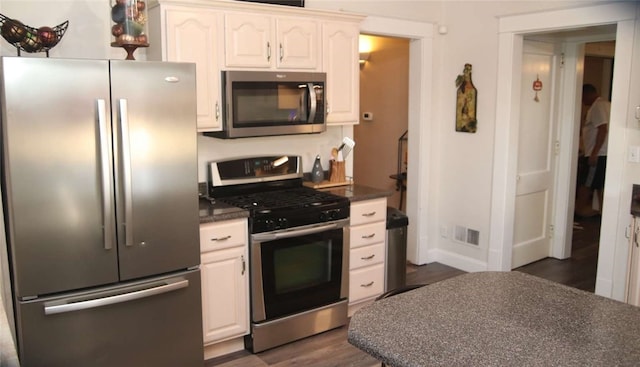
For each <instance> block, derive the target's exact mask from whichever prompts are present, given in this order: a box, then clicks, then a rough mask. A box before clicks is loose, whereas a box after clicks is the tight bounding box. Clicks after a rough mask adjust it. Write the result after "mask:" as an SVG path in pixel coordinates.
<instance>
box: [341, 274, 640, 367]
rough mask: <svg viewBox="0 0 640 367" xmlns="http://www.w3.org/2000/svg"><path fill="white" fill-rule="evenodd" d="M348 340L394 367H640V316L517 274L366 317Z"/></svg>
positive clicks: (416, 296)
mask: <svg viewBox="0 0 640 367" xmlns="http://www.w3.org/2000/svg"><path fill="white" fill-rule="evenodd" d="M348 340H349V342H350V343H351V344H353V345H355V346H356V347H358V348H360V349H362V350H364V351H365V352H367V353H369V354H371V355H372V356H374V357H376V358H377V359H379V360H381V361H382V362H384V363H386V364H388V365H390V366H394V367H418V366H545V367H546V366H638V365H640V308H638V307H635V306H632V305H629V304H625V303H622V302H618V301H615V300H611V299H608V298H604V297H601V296H596V295H594V294H593V293H588V292H585V291H581V290H578V289H575V288H570V287H567V286H564V285H561V284H558V283H553V282H550V281H548V280H545V279H542V278H537V277H534V276H532V275H528V274H524V273H520V272H517V271H514V272H480V273H469V274H464V275H460V276H457V277H454V278H450V279H447V280H444V281H441V282H438V283H434V284H431V285H428V286H425V287H422V288H419V289H417V290H413V291H409V292H406V293H402V294H398V295H395V296H393V297H389V298H386V299H382V300H380V301H376V302H374V303H373V304H371V305H369V306H366V307H364V308H362V309H360V310H359V311H357V312H356V313H355V314H354V315H353V317H352V318H351V322H350V324H349V331H348Z"/></svg>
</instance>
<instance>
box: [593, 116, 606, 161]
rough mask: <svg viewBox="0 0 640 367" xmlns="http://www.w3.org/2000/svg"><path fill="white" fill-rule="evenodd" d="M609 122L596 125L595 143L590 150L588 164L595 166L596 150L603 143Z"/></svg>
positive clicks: (597, 150)
mask: <svg viewBox="0 0 640 367" xmlns="http://www.w3.org/2000/svg"><path fill="white" fill-rule="evenodd" d="M608 126H609V124H602V125H600V126H598V133H597V135H596V145H595V146H594V147H593V150H592V151H591V155H590V156H589V165H590V166H595V165H596V163H598V152H599V151H600V148H601V147H602V144H604V141H605V138H606V137H607V132H608V131H609V130H608Z"/></svg>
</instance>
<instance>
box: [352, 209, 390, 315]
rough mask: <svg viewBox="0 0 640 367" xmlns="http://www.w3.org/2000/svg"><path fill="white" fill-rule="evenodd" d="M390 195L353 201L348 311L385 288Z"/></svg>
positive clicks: (372, 298)
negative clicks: (386, 239) (387, 219)
mask: <svg viewBox="0 0 640 367" xmlns="http://www.w3.org/2000/svg"><path fill="white" fill-rule="evenodd" d="M386 218H387V199H386V198H382V199H372V200H364V201H358V202H354V203H351V217H350V226H349V247H350V251H349V314H350V315H351V314H352V313H353V312H355V310H356V309H358V308H359V307H360V306H362V305H364V304H367V303H368V302H370V301H372V300H374V299H375V298H376V297H377V296H379V295H381V294H382V293H383V292H384V276H385V248H386V241H385V237H386V236H385V235H386Z"/></svg>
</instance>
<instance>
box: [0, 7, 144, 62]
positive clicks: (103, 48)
mask: <svg viewBox="0 0 640 367" xmlns="http://www.w3.org/2000/svg"><path fill="white" fill-rule="evenodd" d="M110 4H111V2H110V1H109V0H39V1H31V0H0V13H2V14H3V15H4V16H6V17H9V18H13V19H17V20H19V21H21V22H22V23H24V24H26V25H28V26H31V27H34V28H38V27H41V26H49V27H53V26H56V25H58V24H60V23H62V22H64V21H66V20H68V21H69V27H68V28H67V31H66V33H65V34H64V36H63V38H62V40H61V41H60V42H59V43H58V44H57V45H56V46H55V47H54V48H53V49H51V51H49V56H50V57H65V58H78V59H124V58H125V57H126V56H127V53H126V52H125V51H124V50H123V49H122V48H119V47H111V6H110ZM22 55H23V56H28V57H46V55H45V53H44V52H39V53H35V54H27V53H23V54H22ZM0 56H17V53H16V49H15V47H13V46H11V45H10V44H9V43H8V42H6V41H5V40H4V38H2V39H0ZM135 57H136V59H137V60H145V59H146V57H145V50H144V49H139V50H136V52H135Z"/></svg>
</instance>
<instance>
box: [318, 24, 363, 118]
mask: <svg viewBox="0 0 640 367" xmlns="http://www.w3.org/2000/svg"><path fill="white" fill-rule="evenodd" d="M359 32H360V31H359V29H358V25H357V24H351V23H337V22H328V23H325V24H324V25H323V42H324V44H323V50H322V53H323V66H324V71H325V72H326V73H327V86H326V93H327V109H326V111H327V124H337V125H339V124H356V123H357V122H358V113H359V109H360V107H359V103H360V99H359V95H360V74H359V64H358V37H359Z"/></svg>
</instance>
